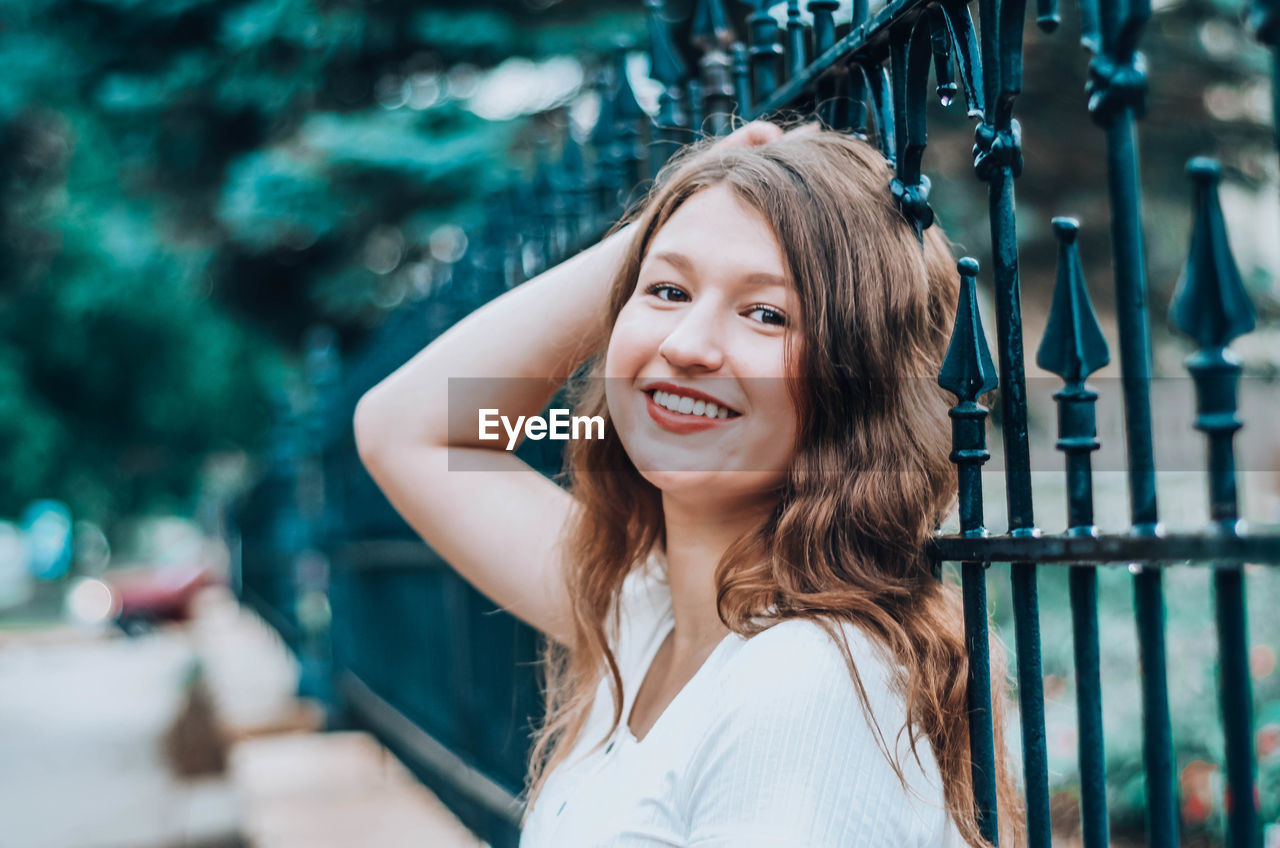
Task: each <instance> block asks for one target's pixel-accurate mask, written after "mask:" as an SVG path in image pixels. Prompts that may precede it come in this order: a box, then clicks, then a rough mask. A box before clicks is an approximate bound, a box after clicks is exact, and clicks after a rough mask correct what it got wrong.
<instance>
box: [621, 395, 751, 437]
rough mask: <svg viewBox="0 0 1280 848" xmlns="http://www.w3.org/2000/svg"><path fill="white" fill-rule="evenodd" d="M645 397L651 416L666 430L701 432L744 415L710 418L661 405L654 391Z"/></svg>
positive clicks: (646, 406) (673, 431)
mask: <svg viewBox="0 0 1280 848" xmlns="http://www.w3.org/2000/svg"><path fill="white" fill-rule="evenodd" d="M644 398H645V408H646V409H648V410H649V417H650V418H652V419H653V420H654V421H656V422H657V424H658V426H659V427H661V428H662V429H664V430H670V431H671V432H672V433H701V432H702V431H703V430H710V429H711V428H712V427H719V426H720V425H721V424H728V423H729V422H730V421H733V420H734V419H736V418H740V417H742V416H739V415H735V416H733V417H731V418H708V417H707V416H705V415H689V414H685V413H683V412H672V411H671V410H669V409H667V408H666V407H665V406H659V405H658V403H657V402H656V401H655V400H654V399H653V393H652V392H645V393H644Z"/></svg>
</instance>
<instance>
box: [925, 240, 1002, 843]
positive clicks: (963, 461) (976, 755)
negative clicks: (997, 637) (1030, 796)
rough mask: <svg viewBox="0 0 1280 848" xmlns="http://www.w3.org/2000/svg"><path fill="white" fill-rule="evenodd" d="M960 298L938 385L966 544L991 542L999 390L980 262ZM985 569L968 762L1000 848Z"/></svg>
mask: <svg viewBox="0 0 1280 848" xmlns="http://www.w3.org/2000/svg"><path fill="white" fill-rule="evenodd" d="M956 267H957V270H959V272H960V297H959V302H958V303H957V304H956V319H955V328H954V329H953V331H952V334H951V343H950V344H949V345H948V346H947V353H946V356H945V357H944V358H943V361H942V368H941V369H940V370H939V372H938V385H940V386H942V387H943V388H944V389H946V390H947V391H949V392H951V393H952V394H953V395H955V396H956V400H957V403H956V405H955V406H953V407H952V408H951V410H950V416H951V446H952V450H951V461H952V462H953V463H955V465H956V474H957V477H958V481H957V482H958V492H959V507H960V532H961V534H962V535H963V536H965V537H966V538H981V537H983V536H985V535H986V528H985V526H984V524H983V517H982V466H983V464H984V463H985V462H986V461H987V460H988V459H990V458H991V454H990V452H989V451H988V450H987V430H986V420H987V413H988V410H987V407H985V406H983V405H982V404H981V403H979V401H978V398H979V397H981V396H982V395H985V394H986V393H988V392H990V391H992V390H993V389H995V388H996V385H997V377H996V367H995V364H994V363H993V362H992V361H991V351H990V350H988V348H987V339H986V335H985V334H984V333H983V332H982V318H981V316H980V315H979V314H978V296H977V280H976V277H977V274H978V262H977V260H975V259H972V258H969V257H965V258H964V259H961V260H960V261H959V263H957V266H956ZM986 565H987V564H986V563H982V562H973V561H970V562H964V563H962V564H961V580H962V586H963V589H962V591H963V592H964V637H965V649H966V651H967V653H968V655H969V678H968V695H967V699H968V707H969V755H970V758H971V759H972V761H973V766H972V768H973V771H972V775H973V800H974V814H975V818H976V820H977V823H978V829H979V830H980V831H981V833H982V836H983V838H985V839H986V840H987V841H988V842H990V843H991V844H992V845H998V844H999V842H1000V827H999V816H998V809H997V796H996V754H995V735H994V731H993V728H992V713H991V657H990V644H991V643H990V634H989V632H988V615H989V613H988V612H987V574H986Z"/></svg>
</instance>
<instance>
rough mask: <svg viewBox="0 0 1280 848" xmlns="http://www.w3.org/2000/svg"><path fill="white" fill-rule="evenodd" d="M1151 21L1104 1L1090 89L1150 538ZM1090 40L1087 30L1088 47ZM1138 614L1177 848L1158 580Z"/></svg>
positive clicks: (1148, 738)
mask: <svg viewBox="0 0 1280 848" xmlns="http://www.w3.org/2000/svg"><path fill="white" fill-rule="evenodd" d="M1084 8H1086V10H1087V7H1084ZM1149 17H1150V5H1149V4H1148V3H1147V2H1146V0H1124V2H1121V0H1099V14H1098V22H1099V38H1098V44H1099V46H1100V50H1099V52H1098V53H1097V54H1096V55H1095V56H1094V58H1093V61H1092V62H1091V63H1090V66H1089V77H1090V79H1089V86H1088V89H1087V91H1088V95H1089V114H1090V115H1091V116H1092V118H1093V120H1094V122H1095V123H1097V124H1099V125H1100V126H1102V127H1103V128H1105V130H1106V136H1107V189H1108V194H1109V199H1110V204H1111V249H1112V262H1113V263H1114V268H1115V289H1116V322H1117V324H1118V326H1119V331H1120V375H1121V386H1122V390H1123V396H1124V412H1125V415H1124V418H1125V448H1126V454H1127V462H1128V483H1129V511H1130V520H1131V523H1132V525H1133V530H1132V532H1133V533H1134V534H1135V535H1148V536H1150V535H1157V534H1158V533H1159V519H1158V515H1159V512H1158V509H1157V505H1156V484H1155V457H1154V451H1153V449H1152V441H1151V395H1150V385H1151V338H1150V329H1149V318H1148V314H1147V269H1146V248H1145V243H1144V239H1143V232H1142V197H1141V189H1140V182H1139V177H1138V153H1137V138H1136V133H1137V130H1136V126H1135V125H1136V121H1137V119H1138V117H1140V116H1141V115H1142V114H1143V113H1144V112H1145V110H1146V61H1145V59H1144V58H1143V57H1142V54H1140V53H1138V52H1137V42H1138V37H1139V35H1140V33H1141V30H1142V26H1143V24H1145V22H1146V20H1147V18H1149ZM1086 24H1087V14H1086ZM1087 33H1088V30H1087V29H1086V37H1085V41H1086V43H1087V42H1088V40H1089V36H1088V35H1087ZM1134 613H1135V619H1136V624H1137V628H1138V652H1139V657H1140V660H1141V662H1142V704H1143V708H1142V714H1143V719H1142V721H1143V760H1144V765H1145V769H1146V779H1147V838H1148V839H1149V840H1150V841H1151V842H1152V844H1155V845H1162V846H1165V845H1167V846H1170V848H1175V846H1177V844H1178V811H1177V805H1176V799H1175V795H1174V792H1175V786H1174V779H1175V778H1174V767H1175V764H1174V761H1173V728H1172V723H1171V720H1170V715H1169V687H1168V669H1167V664H1168V663H1167V657H1166V651H1165V637H1164V624H1165V608H1164V587H1163V577H1162V575H1161V574H1160V572H1159V571H1158V570H1154V569H1149V568H1140V570H1139V571H1138V572H1137V573H1136V574H1135V575H1134Z"/></svg>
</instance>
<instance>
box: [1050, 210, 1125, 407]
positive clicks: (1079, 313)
mask: <svg viewBox="0 0 1280 848" xmlns="http://www.w3.org/2000/svg"><path fill="white" fill-rule="evenodd" d="M1079 228H1080V225H1079V223H1078V222H1077V221H1076V220H1075V219H1074V218H1054V219H1053V233H1054V235H1055V236H1056V237H1057V239H1058V281H1057V283H1056V285H1055V286H1054V289H1053V305H1052V306H1051V307H1050V308H1049V323H1048V324H1047V325H1046V326H1045V328H1044V336H1043V338H1042V339H1041V341H1040V349H1039V350H1038V351H1037V352H1036V364H1037V365H1039V366H1040V367H1041V368H1043V369H1045V370H1046V371H1049V372H1050V373H1053V374H1057V375H1058V376H1059V377H1061V378H1062V379H1063V380H1064V381H1066V382H1068V383H1079V382H1081V381H1082V380H1084V379H1085V378H1086V377H1088V376H1089V375H1090V374H1092V373H1093V372H1094V371H1097V370H1098V369H1099V368H1101V367H1102V366H1104V365H1106V364H1107V362H1109V361H1110V353H1109V352H1108V350H1107V340H1106V339H1105V338H1104V337H1103V335H1102V328H1101V327H1100V326H1098V316H1097V315H1096V314H1095V313H1094V311H1093V303H1092V301H1090V299H1089V290H1088V288H1087V287H1086V286H1085V280H1084V270H1083V269H1082V268H1081V265H1080V249H1079V246H1078V245H1077V244H1076V236H1077V234H1078V232H1079Z"/></svg>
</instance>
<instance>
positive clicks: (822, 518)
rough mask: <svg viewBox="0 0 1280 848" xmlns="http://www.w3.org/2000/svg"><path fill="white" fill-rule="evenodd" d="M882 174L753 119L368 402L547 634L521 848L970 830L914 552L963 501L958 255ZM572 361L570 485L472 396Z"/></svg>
mask: <svg viewBox="0 0 1280 848" xmlns="http://www.w3.org/2000/svg"><path fill="white" fill-rule="evenodd" d="M891 178H892V173H891V170H890V168H889V166H888V165H887V164H886V163H885V161H884V159H883V158H882V157H881V156H880V154H879V153H878V152H877V151H876V150H875V149H874V148H872V147H871V146H869V145H867V144H866V143H864V142H862V141H859V140H857V139H853V138H850V137H847V136H844V135H841V134H839V133H835V132H829V131H820V130H817V129H816V128H813V127H806V128H803V129H799V130H794V131H791V132H788V133H785V134H784V133H783V132H782V130H781V129H780V128H778V127H777V126H774V125H772V124H767V123H761V122H756V123H752V124H748V125H746V126H745V127H742V128H741V129H739V130H738V131H737V132H735V133H734V134H733V135H731V136H729V137H728V138H726V139H723V140H721V141H719V142H718V143H714V144H711V143H704V144H702V145H698V146H696V147H694V148H691V149H689V150H686V151H685V152H684V153H683V154H682V155H680V156H679V157H678V158H677V160H676V161H674V162H672V163H670V164H669V165H668V166H667V167H666V168H665V169H664V171H663V173H662V175H661V176H660V177H659V179H658V181H657V184H656V185H655V187H654V188H653V190H652V191H651V192H650V195H649V198H648V200H647V201H646V203H645V204H644V206H643V208H642V209H641V210H640V211H639V213H638V215H637V216H635V220H634V221H633V222H632V223H630V224H627V225H626V226H623V227H621V228H619V229H617V230H616V231H615V232H614V233H613V234H612V235H610V236H609V237H608V238H606V239H605V240H603V241H602V242H601V243H600V244H598V245H596V246H594V247H592V248H591V249H589V250H586V251H584V252H583V253H581V254H579V255H577V256H575V257H574V258H572V259H569V260H568V261H566V262H564V263H562V264H561V265H559V266H557V267H555V268H552V269H551V270H549V271H547V272H545V273H544V274H542V275H540V276H539V277H537V278H535V279H533V280H531V281H529V282H528V283H526V284H524V285H521V286H518V287H517V288H515V289H513V290H511V291H510V292H507V293H506V294H504V295H503V296H501V297H499V298H497V299H496V300H494V301H493V302H491V303H490V304H488V305H486V306H484V307H483V308H481V309H479V310H477V311H476V312H475V313H473V314H472V315H470V316H469V317H467V318H466V319H465V320H463V321H461V322H460V323H458V324H457V325H456V326H455V327H453V328H452V329H451V330H449V331H448V332H447V333H445V334H444V335H442V336H441V337H440V338H439V339H438V340H437V341H435V342H434V343H432V344H431V345H430V346H428V347H427V348H426V349H424V350H423V351H422V352H421V353H419V354H418V355H417V356H416V357H414V358H413V359H412V360H411V361H410V362H408V363H407V364H406V365H404V366H403V367H401V368H400V369H399V370H398V371H396V372H395V373H394V374H392V375H391V376H390V377H388V378H387V379H386V380H384V381H383V382H382V383H381V384H379V385H378V386H376V387H375V388H374V389H372V390H371V391H370V392H369V393H368V394H367V395H366V396H365V397H364V398H363V399H362V400H361V402H360V404H359V407H358V409H357V410H356V417H355V428H356V439H357V444H358V446H359V449H360V454H361V457H362V459H363V461H364V462H365V464H366V466H367V467H368V469H369V471H370V473H371V474H372V475H373V477H374V479H375V480H376V481H377V482H378V485H379V486H380V487H381V488H382V489H383V491H384V492H385V493H386V494H387V496H388V498H389V499H390V500H391V502H392V503H393V504H394V505H395V507H396V508H397V509H398V510H399V511H400V512H401V514H402V515H403V516H404V517H405V519H406V520H407V521H408V522H409V523H410V524H411V525H412V526H413V527H414V528H415V529H416V530H417V531H418V532H419V533H420V534H421V535H422V537H423V538H424V539H425V540H426V541H427V542H428V543H430V544H431V545H432V546H433V547H434V548H435V549H436V550H437V551H438V552H439V553H440V554H441V555H442V556H444V557H445V558H446V559H447V560H448V561H449V562H450V563H452V564H453V565H454V567H456V568H457V569H458V571H459V572H460V573H461V574H462V575H463V576H465V577H466V578H467V579H468V580H470V581H471V582H472V583H473V584H474V585H475V586H476V587H477V588H479V589H480V590H481V591H482V592H484V593H486V594H487V595H489V596H490V597H491V598H492V599H494V600H495V601H496V602H498V603H499V604H501V605H502V606H503V607H505V608H506V609H508V610H509V611H510V612H512V613H513V614H515V615H517V616H519V617H521V618H522V619H524V620H525V621H527V622H528V623H530V624H531V625H533V626H534V627H536V628H538V629H540V630H541V631H543V632H544V633H545V634H546V635H547V636H548V637H549V639H548V657H547V660H548V684H547V704H548V710H547V719H546V722H545V724H544V726H543V727H542V729H541V731H540V733H539V735H538V737H537V739H536V744H535V746H534V755H533V764H532V769H531V777H530V787H529V793H528V794H529V800H530V804H529V812H528V813H527V816H526V821H525V827H524V832H523V836H522V842H521V844H522V846H526V848H544V846H545V848H553V847H554V848H562V846H565V847H567V848H573V847H574V846H601V845H609V846H659V845H671V846H698V848H713V846H714V847H715V848H721V846H722V847H723V848H744V846H745V847H746V848H751V846H814V848H836V846H873V847H874V846H884V848H904V846H959V845H962V844H969V845H983V844H985V843H984V841H983V840H982V838H981V836H980V835H979V833H978V829H977V825H976V823H975V820H974V814H973V787H972V780H971V776H970V769H971V762H970V758H969V736H968V721H967V713H966V706H965V703H966V701H965V694H966V687H967V677H966V675H967V661H966V654H965V651H964V640H963V621H962V607H961V599H960V594H959V591H958V589H957V587H956V586H955V585H953V584H951V583H949V582H944V581H941V580H939V579H938V578H937V577H936V576H935V575H934V574H933V573H932V571H931V569H930V566H929V563H928V561H927V559H926V558H925V557H924V556H923V553H922V551H923V548H924V545H925V543H926V542H927V540H928V539H929V537H930V535H931V534H932V533H934V532H935V531H936V530H937V528H938V526H939V524H940V522H941V520H942V519H943V517H944V515H945V513H946V511H947V510H948V509H949V508H950V505H951V502H952V500H953V498H954V496H955V487H956V484H955V471H954V469H953V467H952V466H951V463H950V462H949V460H948V452H949V442H948V434H949V429H950V428H949V427H948V426H947V415H946V410H947V407H948V405H949V401H948V399H947V397H945V395H944V393H943V392H942V391H941V390H940V389H939V388H938V387H937V385H936V382H935V381H936V375H937V371H938V366H939V364H940V362H941V359H942V356H943V354H944V352H945V349H946V345H947V341H948V338H949V335H950V331H951V324H952V319H953V316H954V310H955V304H956V299H957V292H958V275H957V273H956V270H955V266H954V260H953V259H952V257H951V254H950V250H949V246H948V244H947V242H946V240H945V237H944V236H943V235H942V234H941V232H940V231H939V228H938V227H936V226H935V227H933V228H931V229H929V230H926V231H925V235H924V240H923V245H922V244H921V242H920V241H919V240H918V239H917V237H916V235H915V233H914V231H913V230H912V228H911V226H910V225H908V223H907V222H906V221H905V220H904V219H903V218H902V217H901V216H900V215H899V213H898V212H897V210H896V209H895V207H894V205H893V201H892V199H891V197H890V193H889V190H888V185H889V182H890V179H891ZM584 362H586V363H588V364H589V370H588V371H587V372H586V373H587V374H588V376H587V377H586V378H585V379H583V380H581V382H580V384H579V385H577V386H575V389H576V397H577V400H576V403H575V409H574V413H575V414H578V415H589V416H600V417H601V418H602V419H603V420H604V421H605V423H606V426H605V428H604V432H603V438H585V437H584V438H579V439H578V440H576V441H571V442H569V443H568V449H567V450H568V471H569V484H570V485H569V488H568V490H565V489H562V488H560V487H558V486H556V485H555V484H554V483H552V482H550V481H548V480H546V479H545V478H543V477H542V476H540V475H538V474H537V473H534V472H532V470H531V469H529V468H528V466H526V465H525V464H523V463H522V462H521V461H520V460H519V459H517V458H516V457H515V456H514V455H513V454H511V453H510V452H509V451H508V450H506V449H505V448H506V442H507V439H506V436H505V435H504V436H503V437H502V438H501V439H499V440H498V441H496V442H495V441H490V440H485V439H482V438H480V433H479V427H478V425H477V422H478V411H479V410H480V409H496V410H498V411H499V413H500V414H501V415H502V416H504V417H506V418H508V419H509V420H510V421H515V420H517V417H518V416H533V415H537V414H538V413H539V412H540V411H541V410H542V409H543V407H544V406H545V405H546V404H547V402H548V401H549V400H550V398H551V397H552V395H553V394H554V392H555V391H556V389H557V388H558V387H559V386H561V385H562V384H563V383H564V382H565V381H566V380H567V379H568V378H569V377H570V376H571V375H572V374H573V373H574V372H575V371H576V370H577V369H578V367H579V366H580V365H582V364H583V363H584ZM450 378H453V380H454V382H453V383H452V384H450ZM458 378H474V379H469V380H468V379H458ZM495 378H498V379H495ZM463 468H465V469H468V470H475V469H482V470H484V471H485V472H486V473H468V470H461V469H463ZM994 647H995V648H996V649H997V652H996V656H995V657H994V658H993V668H994V669H996V670H997V673H996V675H995V685H994V688H995V690H996V692H995V695H996V697H995V704H996V705H997V709H996V716H995V718H996V725H997V726H996V739H997V742H998V743H999V741H1000V740H1001V727H1000V725H1001V716H1002V713H1003V698H1004V692H1003V686H1002V683H1003V681H1002V680H1001V675H1000V673H999V672H1000V671H1001V670H1002V669H1003V663H1002V662H1001V659H1000V656H999V653H998V646H994ZM998 755H999V756H998V761H999V768H998V775H997V778H998V782H999V786H1000V796H1001V798H1000V800H1001V809H1000V812H1001V816H1002V821H1001V830H1002V839H1001V844H1002V845H1017V844H1020V843H1021V841H1022V828H1021V824H1020V818H1021V817H1020V812H1021V810H1020V806H1019V804H1020V802H1019V799H1018V797H1017V794H1016V792H1015V791H1014V786H1013V781H1012V776H1011V772H1010V769H1009V768H1008V767H1007V765H1006V762H1005V760H1006V758H1005V755H1004V750H1003V747H1000V748H999V749H998Z"/></svg>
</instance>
